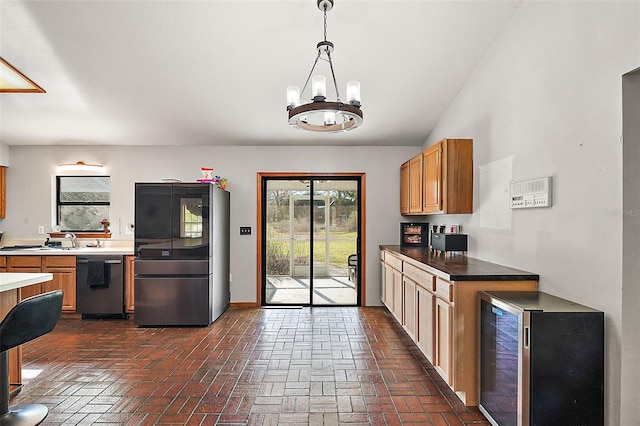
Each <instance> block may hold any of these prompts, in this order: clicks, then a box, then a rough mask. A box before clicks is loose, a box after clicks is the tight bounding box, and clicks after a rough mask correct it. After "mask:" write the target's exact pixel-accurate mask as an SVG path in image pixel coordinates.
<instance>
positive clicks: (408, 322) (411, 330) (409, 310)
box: [402, 276, 417, 340]
mask: <svg viewBox="0 0 640 426" xmlns="http://www.w3.org/2000/svg"><path fill="white" fill-rule="evenodd" d="M402 284H403V287H404V299H403V306H404V309H403V310H402V311H403V315H404V323H403V325H404V329H405V331H406V332H407V334H408V335H409V337H411V339H412V340H415V339H416V304H417V303H416V287H417V286H416V283H415V282H414V281H413V280H412V279H410V278H407V277H406V276H405V277H404V279H403V281H402Z"/></svg>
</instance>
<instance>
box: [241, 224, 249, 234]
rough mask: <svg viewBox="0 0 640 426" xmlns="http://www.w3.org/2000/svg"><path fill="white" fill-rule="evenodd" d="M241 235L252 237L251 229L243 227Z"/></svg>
mask: <svg viewBox="0 0 640 426" xmlns="http://www.w3.org/2000/svg"><path fill="white" fill-rule="evenodd" d="M240 235H251V227H250V226H241V227H240Z"/></svg>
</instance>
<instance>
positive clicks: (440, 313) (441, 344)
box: [433, 297, 453, 386]
mask: <svg viewBox="0 0 640 426" xmlns="http://www.w3.org/2000/svg"><path fill="white" fill-rule="evenodd" d="M434 316H435V360H434V364H433V366H434V367H435V368H436V370H437V371H438V373H439V374H440V376H442V378H443V379H444V381H445V382H446V383H447V384H448V385H449V386H453V376H452V374H451V373H452V365H453V362H452V358H451V357H452V356H453V351H452V348H451V346H452V344H453V338H452V337H453V336H452V334H451V332H452V323H453V308H452V306H451V305H449V304H448V303H447V302H446V301H444V300H442V299H440V298H439V297H438V298H436V300H435V315H434Z"/></svg>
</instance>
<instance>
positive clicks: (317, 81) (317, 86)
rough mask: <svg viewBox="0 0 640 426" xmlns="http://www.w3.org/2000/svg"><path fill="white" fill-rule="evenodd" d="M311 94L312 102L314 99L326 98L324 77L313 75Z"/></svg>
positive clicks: (325, 80)
mask: <svg viewBox="0 0 640 426" xmlns="http://www.w3.org/2000/svg"><path fill="white" fill-rule="evenodd" d="M311 93H312V94H313V98H314V100H315V98H316V97H322V98H326V97H327V79H326V78H324V75H314V76H313V78H311ZM322 100H324V99H322Z"/></svg>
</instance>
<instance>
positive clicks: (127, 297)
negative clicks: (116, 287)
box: [124, 256, 135, 314]
mask: <svg viewBox="0 0 640 426" xmlns="http://www.w3.org/2000/svg"><path fill="white" fill-rule="evenodd" d="M124 260H125V263H124V311H125V312H126V313H128V314H130V313H133V311H134V307H135V303H134V300H135V298H134V285H133V283H134V276H135V272H134V269H133V265H134V260H135V256H125V259H124Z"/></svg>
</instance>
